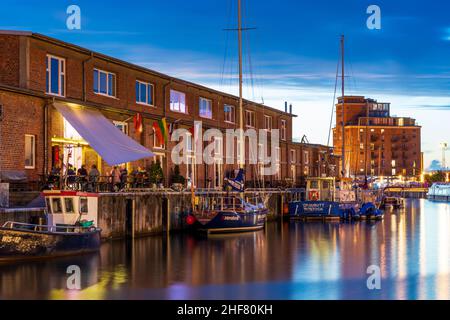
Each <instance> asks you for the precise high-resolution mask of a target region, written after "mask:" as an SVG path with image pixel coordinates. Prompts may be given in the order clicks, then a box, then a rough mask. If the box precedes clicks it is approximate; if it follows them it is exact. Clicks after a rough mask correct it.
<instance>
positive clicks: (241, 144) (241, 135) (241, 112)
mask: <svg viewBox="0 0 450 320" xmlns="http://www.w3.org/2000/svg"><path fill="white" fill-rule="evenodd" d="M241 7H242V4H241V0H238V50H239V125H240V133H239V168H240V169H243V168H244V165H245V163H244V161H243V160H244V159H245V157H244V152H245V148H244V110H243V109H244V106H243V104H244V100H243V98H242V83H243V76H242V12H241V9H242V8H241Z"/></svg>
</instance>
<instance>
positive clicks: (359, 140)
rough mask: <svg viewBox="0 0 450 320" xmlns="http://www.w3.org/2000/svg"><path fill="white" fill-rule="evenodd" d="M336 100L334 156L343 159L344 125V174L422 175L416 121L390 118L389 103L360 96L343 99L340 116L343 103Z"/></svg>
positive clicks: (419, 128) (418, 127)
mask: <svg viewBox="0 0 450 320" xmlns="http://www.w3.org/2000/svg"><path fill="white" fill-rule="evenodd" d="M338 100H339V101H338V104H337V105H336V123H337V124H339V125H338V126H337V127H335V128H334V134H333V136H334V150H335V154H336V155H337V156H341V155H342V125H341V124H342V123H343V121H344V123H345V154H346V157H345V163H346V166H345V167H346V169H345V170H346V173H347V174H350V175H351V176H353V175H359V176H363V175H366V174H367V175H373V176H388V177H389V176H399V175H402V176H404V177H418V176H420V175H421V173H422V153H421V127H420V126H418V125H417V124H416V121H415V119H411V118H399V117H391V116H390V104H389V103H379V102H377V101H376V100H373V99H366V98H365V97H359V96H346V97H345V103H344V105H345V111H344V113H343V112H342V111H343V110H342V108H343V103H342V102H343V100H342V98H339V99H338ZM343 116H344V119H343ZM340 170H341V169H340V168H339V171H340Z"/></svg>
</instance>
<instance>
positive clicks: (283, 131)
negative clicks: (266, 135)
mask: <svg viewBox="0 0 450 320" xmlns="http://www.w3.org/2000/svg"><path fill="white" fill-rule="evenodd" d="M286 127H287V126H286V120H284V119H283V120H281V133H280V134H281V140H286Z"/></svg>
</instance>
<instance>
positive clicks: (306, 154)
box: [303, 151, 309, 164]
mask: <svg viewBox="0 0 450 320" xmlns="http://www.w3.org/2000/svg"><path fill="white" fill-rule="evenodd" d="M303 163H304V164H309V151H304V152H303Z"/></svg>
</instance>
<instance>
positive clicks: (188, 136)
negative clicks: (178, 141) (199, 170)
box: [186, 132, 194, 152]
mask: <svg viewBox="0 0 450 320" xmlns="http://www.w3.org/2000/svg"><path fill="white" fill-rule="evenodd" d="M192 140H193V139H192V133H190V132H188V133H186V151H188V152H193V151H194V144H193V141H192Z"/></svg>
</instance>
